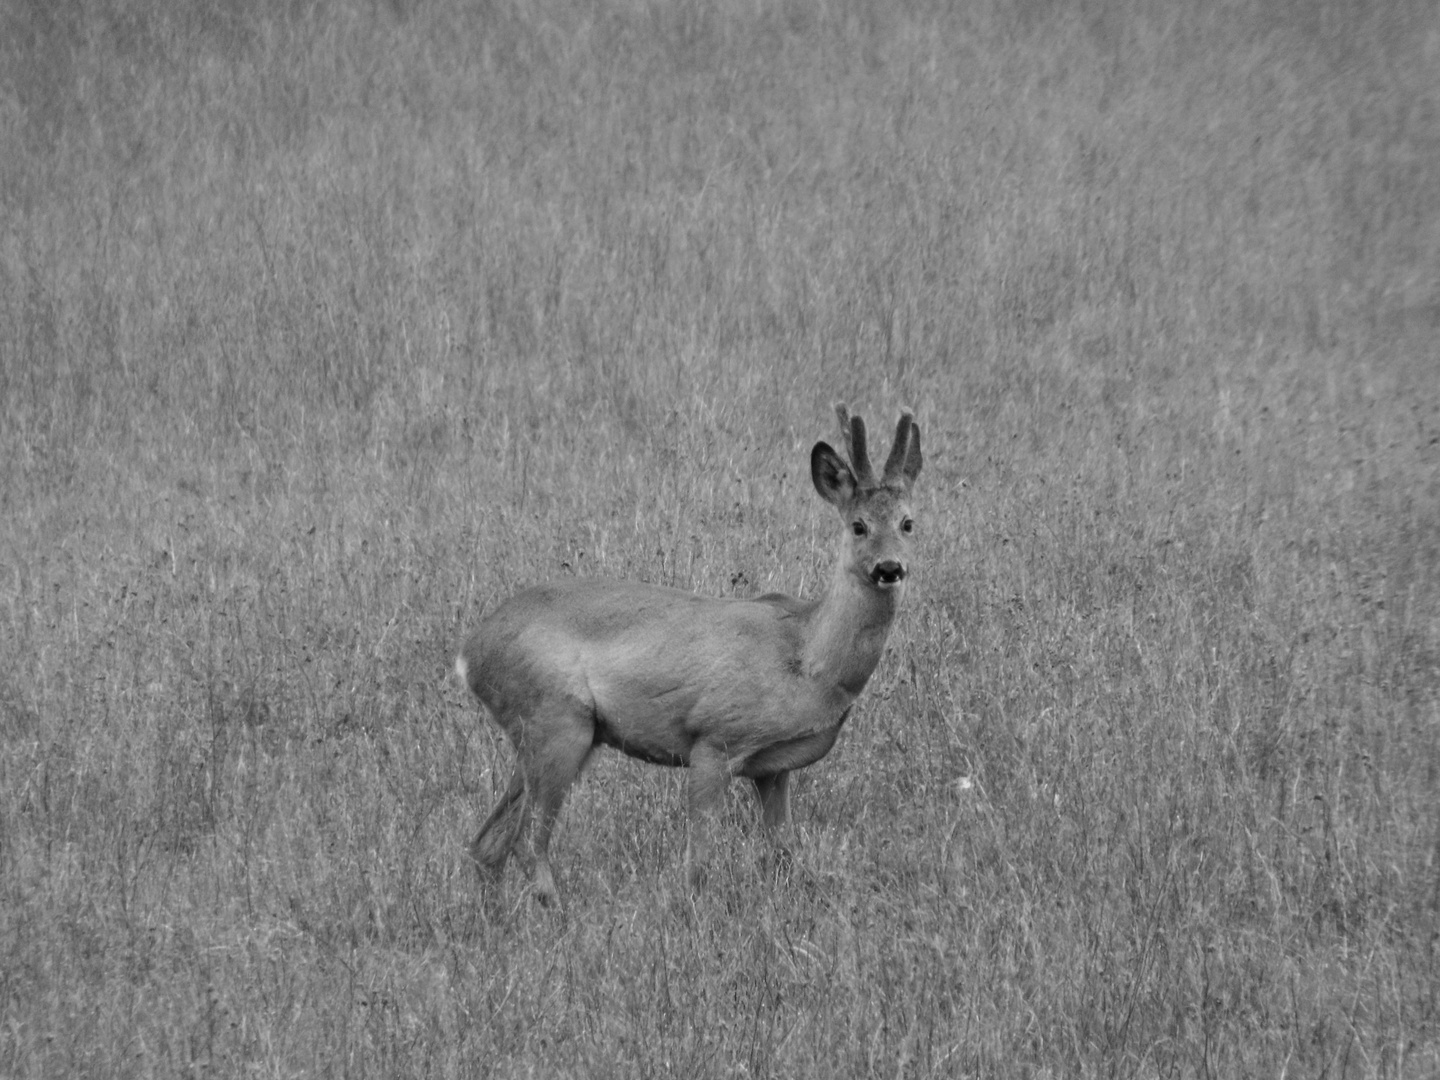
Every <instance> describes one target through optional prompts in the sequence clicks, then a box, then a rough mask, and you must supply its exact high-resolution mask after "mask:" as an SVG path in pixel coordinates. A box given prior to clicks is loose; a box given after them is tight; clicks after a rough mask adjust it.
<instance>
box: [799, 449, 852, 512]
mask: <svg viewBox="0 0 1440 1080" xmlns="http://www.w3.org/2000/svg"><path fill="white" fill-rule="evenodd" d="M810 479H811V480H813V481H814V482H815V490H816V491H818V492H819V493H820V497H821V498H822V499H824V500H825V501H826V502H828V503H829V504H830V505H831V506H834V507H837V508H838V509H840V510H844V509H845V507H847V506H849V505H850V503H851V501H852V500H853V499H854V498H855V488H856V484H855V474H854V473H852V472H851V471H850V466H849V465H846V464H845V459H844V458H842V457H841V456H840V455H839V454H837V453H836V452H835V451H834V449H833V448H832V447H831V446H830V444H829V443H823V442H818V443H816V444H815V449H813V450H811V451H810Z"/></svg>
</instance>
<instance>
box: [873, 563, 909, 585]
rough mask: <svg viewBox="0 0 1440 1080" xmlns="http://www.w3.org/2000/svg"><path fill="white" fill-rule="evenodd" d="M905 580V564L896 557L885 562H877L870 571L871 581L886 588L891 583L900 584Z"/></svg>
mask: <svg viewBox="0 0 1440 1080" xmlns="http://www.w3.org/2000/svg"><path fill="white" fill-rule="evenodd" d="M904 580H905V564H904V563H902V562H898V561H897V560H895V559H886V560H885V561H884V562H878V563H876V564H875V569H873V570H871V571H870V582H871V584H873V585H879V586H880V587H881V588H884V587H886V586H889V585H898V584H900V582H902V581H904Z"/></svg>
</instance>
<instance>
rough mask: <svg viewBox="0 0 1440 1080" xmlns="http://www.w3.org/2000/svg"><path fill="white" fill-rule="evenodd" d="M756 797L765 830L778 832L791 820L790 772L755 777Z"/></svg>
mask: <svg viewBox="0 0 1440 1080" xmlns="http://www.w3.org/2000/svg"><path fill="white" fill-rule="evenodd" d="M755 795H756V797H757V798H759V800H760V812H761V815H762V818H763V820H764V822H765V828H766V829H767V830H769V831H770V832H772V833H773V832H776V831H777V830H779V829H780V828H782V827H783V826H784V825H785V823H786V822H788V821H789V820H790V771H789V770H788V769H786V770H784V771H782V772H777V773H775V774H774V775H773V776H757V777H755Z"/></svg>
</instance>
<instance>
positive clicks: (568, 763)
mask: <svg viewBox="0 0 1440 1080" xmlns="http://www.w3.org/2000/svg"><path fill="white" fill-rule="evenodd" d="M530 734H531V736H532V737H531V738H530V739H527V745H526V746H525V747H524V748H522V750H521V755H522V759H523V761H524V768H525V772H526V779H527V782H528V785H529V788H530V793H531V797H532V798H533V799H534V801H535V807H536V819H535V842H534V849H535V893H536V895H537V896H538V897H539V899H540V902H541V903H543V904H550V903H552V902H554V901H557V900H559V899H560V890H559V889H558V888H556V886H555V874H554V872H553V871H552V870H551V868H550V837H551V835H552V834H553V833H554V831H555V819H556V817H557V816H558V815H559V813H560V807H561V806H562V805H563V804H564V802H565V796H566V795H567V794H568V793H569V791H570V785H571V784H573V783H574V782H575V778H576V777H578V776H579V775H580V770H581V769H582V768H583V767H584V765H585V759H586V758H588V757H589V756H590V751H591V750H592V749H594V747H595V722H594V719H593V716H592V715H591V714H590V713H589V712H588V711H587V712H584V713H581V712H579V711H578V710H577V709H576V708H575V707H574V706H571V707H568V708H563V709H560V710H557V711H556V712H554V713H552V715H551V716H550V717H549V718H548V719H547V720H545V721H543V722H540V721H537V722H536V723H535V724H534V725H532V729H531V732H530Z"/></svg>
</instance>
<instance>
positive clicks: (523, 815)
mask: <svg viewBox="0 0 1440 1080" xmlns="http://www.w3.org/2000/svg"><path fill="white" fill-rule="evenodd" d="M529 816H530V808H529V799H528V798H527V797H526V793H525V770H524V768H523V767H522V766H521V765H519V764H517V765H516V766H515V773H514V775H513V776H511V777H510V786H509V787H508V788H507V789H506V790H505V794H504V795H502V796H500V801H499V802H497V803H496V804H495V809H493V810H491V811H490V816H489V817H488V818H486V819H485V824H484V825H482V826H480V831H479V832H478V833H476V834H475V839H474V840H472V841H470V858H471V859H473V860H474V861H475V864H476V865H477V866H479V867H480V869H481V870H482V871H484V872H486V873H487V874H488V875H489V876H491V877H495V878H498V877H499V876H500V874H501V872H502V871H503V870H504V869H505V860H506V859H508V858H509V857H510V852H511V851H512V850H514V847H515V841H516V840H518V839H519V837H520V834H521V832H522V831H523V830H524V828H525V821H526V819H527V818H528V817H529Z"/></svg>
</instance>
